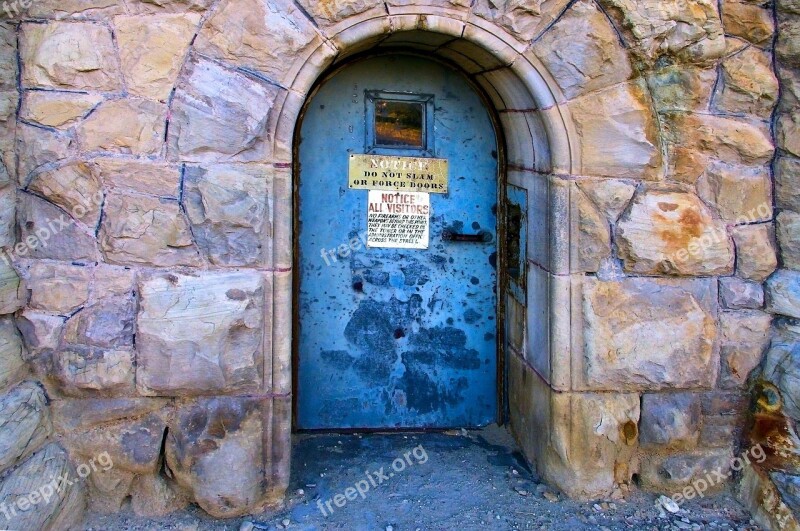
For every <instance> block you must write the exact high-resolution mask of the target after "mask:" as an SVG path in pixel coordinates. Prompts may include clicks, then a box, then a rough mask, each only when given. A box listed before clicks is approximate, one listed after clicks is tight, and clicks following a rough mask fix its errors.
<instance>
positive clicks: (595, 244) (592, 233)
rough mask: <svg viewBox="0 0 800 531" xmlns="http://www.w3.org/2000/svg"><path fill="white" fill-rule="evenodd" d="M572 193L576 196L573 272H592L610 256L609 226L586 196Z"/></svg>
mask: <svg viewBox="0 0 800 531" xmlns="http://www.w3.org/2000/svg"><path fill="white" fill-rule="evenodd" d="M574 193H575V195H576V196H577V199H576V203H577V205H576V206H577V213H578V234H577V240H578V241H577V242H575V247H576V248H577V253H576V256H575V259H576V260H577V263H575V264H573V271H574V270H578V271H589V272H594V271H597V270H599V269H600V265H601V263H602V261H603V260H605V259H607V258H608V257H609V256H611V232H610V230H609V224H608V221H607V219H606V217H605V216H604V215H602V214H601V213H600V212H598V211H597V208H595V206H594V205H593V204H592V201H591V200H590V199H589V198H588V196H587V195H586V194H584V193H583V192H581V191H580V190H575V192H574Z"/></svg>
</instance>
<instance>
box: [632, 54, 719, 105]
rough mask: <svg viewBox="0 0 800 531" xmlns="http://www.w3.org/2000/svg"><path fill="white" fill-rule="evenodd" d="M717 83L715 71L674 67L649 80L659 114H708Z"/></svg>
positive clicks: (667, 67)
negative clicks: (696, 112) (683, 112)
mask: <svg viewBox="0 0 800 531" xmlns="http://www.w3.org/2000/svg"><path fill="white" fill-rule="evenodd" d="M716 82H717V70H716V68H707V67H705V68H704V67H696V66H689V65H671V66H665V67H663V68H660V69H658V70H655V71H654V72H653V73H652V74H650V75H649V76H648V77H647V83H648V86H649V87H650V92H651V94H652V95H653V103H654V104H655V106H656V110H658V111H659V112H666V111H674V110H681V111H706V110H707V109H708V107H709V104H710V101H711V96H712V93H713V91H714V86H715V85H716Z"/></svg>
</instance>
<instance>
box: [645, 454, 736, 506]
mask: <svg viewBox="0 0 800 531" xmlns="http://www.w3.org/2000/svg"><path fill="white" fill-rule="evenodd" d="M732 459H733V455H732V454H731V451H730V449H727V448H715V449H705V450H695V451H693V452H689V453H685V454H678V455H668V456H656V455H653V456H643V457H642V465H641V478H642V484H643V485H644V486H645V487H646V488H648V489H653V490H659V491H666V492H681V490H682V489H683V488H684V487H686V486H689V485H691V484H692V482H693V481H695V480H696V479H698V478H705V477H706V475H707V474H709V473H710V472H711V471H712V470H717V471H719V472H720V473H721V474H723V475H725V474H727V473H728V472H729V471H730V467H731V460H732ZM726 485H727V483H725V482H718V483H715V484H713V485H709V489H708V490H707V491H706V494H708V493H713V492H718V491H719V490H720V489H722V488H724V487H725V486H726ZM692 492H694V494H693V495H692V497H696V496H698V495H697V492H696V489H694V488H693V490H692Z"/></svg>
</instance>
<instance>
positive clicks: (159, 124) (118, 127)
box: [78, 98, 167, 155]
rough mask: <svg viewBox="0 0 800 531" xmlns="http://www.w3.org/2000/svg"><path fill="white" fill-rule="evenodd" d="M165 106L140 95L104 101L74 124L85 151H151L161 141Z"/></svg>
mask: <svg viewBox="0 0 800 531" xmlns="http://www.w3.org/2000/svg"><path fill="white" fill-rule="evenodd" d="M166 119H167V109H166V107H165V106H164V105H161V104H158V103H155V102H152V101H149V100H140V99H132V98H131V99H120V100H111V101H106V102H104V103H103V104H102V105H100V106H99V107H98V108H97V109H96V110H95V111H94V112H93V113H92V114H91V115H90V116H89V117H88V118H87V119H86V120H84V121H83V122H82V123H81V125H80V126H79V127H78V141H79V142H80V145H81V148H82V149H83V150H85V151H111V152H115V153H126V154H132V155H155V154H157V153H159V152H160V151H161V147H162V145H163V143H164V128H165V126H166Z"/></svg>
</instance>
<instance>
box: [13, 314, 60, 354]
mask: <svg viewBox="0 0 800 531" xmlns="http://www.w3.org/2000/svg"><path fill="white" fill-rule="evenodd" d="M65 321H66V318H65V317H63V316H60V315H52V314H50V313H44V312H37V311H35V310H31V309H30V308H25V310H24V311H23V312H22V313H21V314H20V315H18V316H17V318H16V322H17V327H18V328H19V331H20V332H21V333H22V337H23V339H24V341H25V346H26V348H27V353H28V355H27V357H26V359H35V358H37V357H39V355H40V354H43V353H46V352H48V351H52V350H55V349H57V348H58V346H59V344H60V342H61V335H62V333H63V332H64V322H65Z"/></svg>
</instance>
